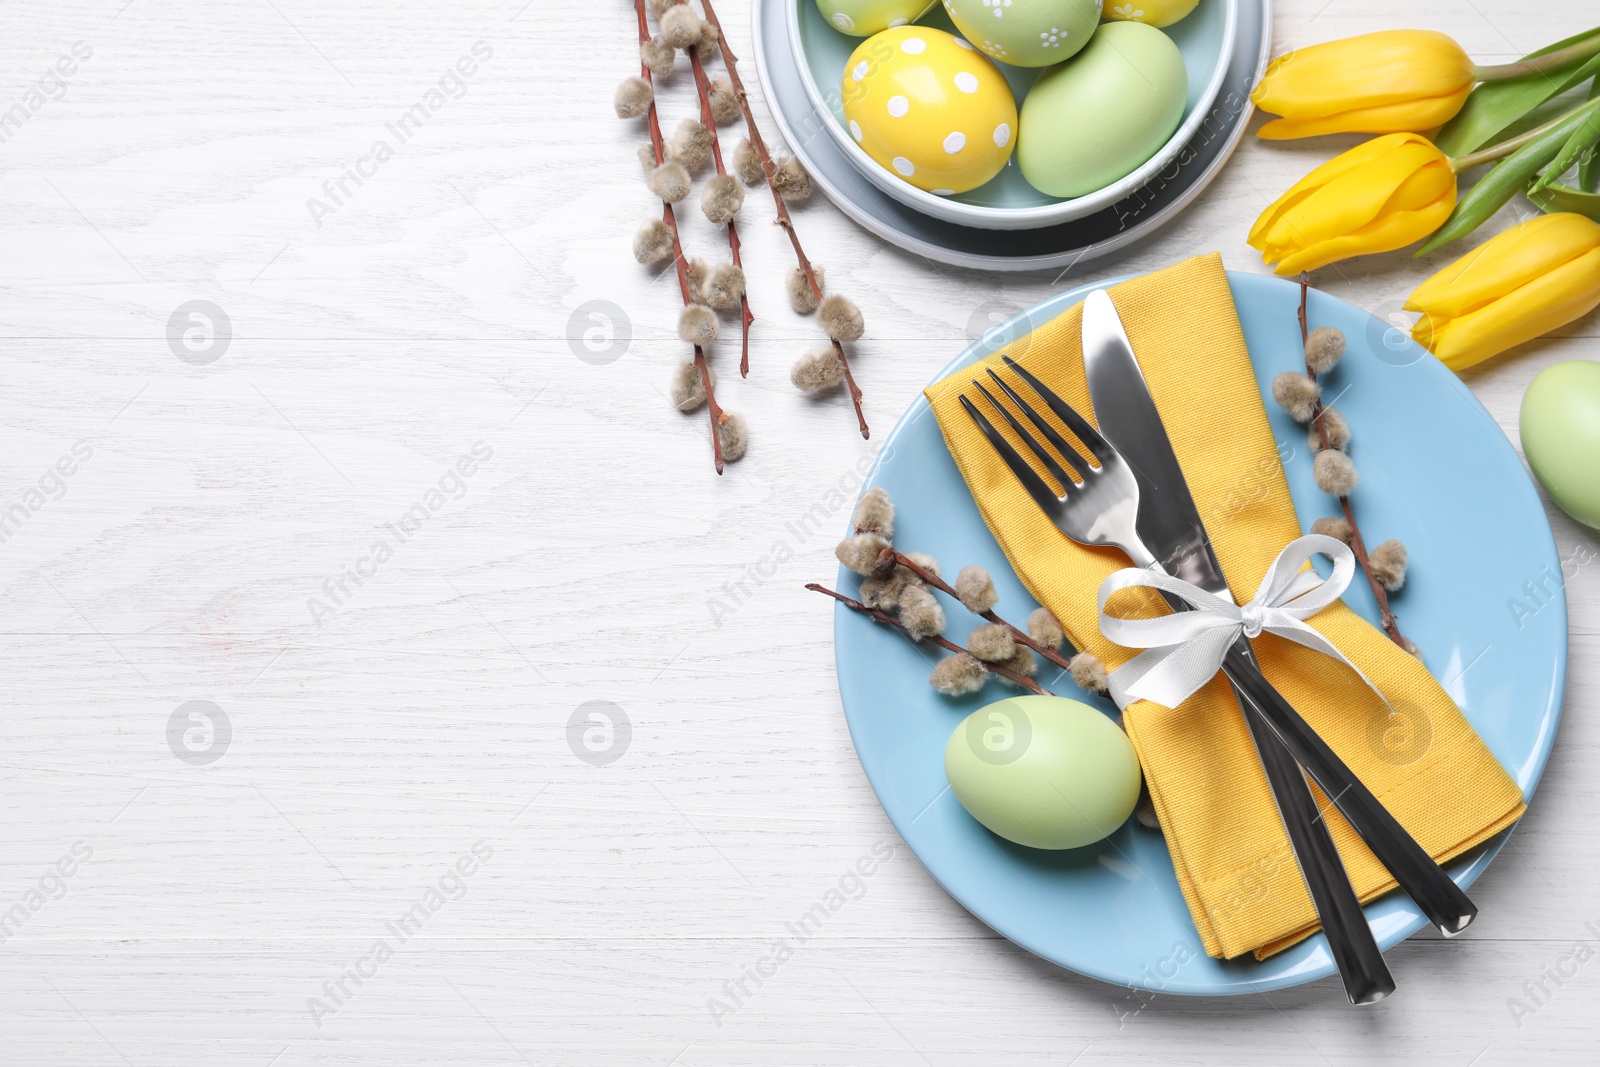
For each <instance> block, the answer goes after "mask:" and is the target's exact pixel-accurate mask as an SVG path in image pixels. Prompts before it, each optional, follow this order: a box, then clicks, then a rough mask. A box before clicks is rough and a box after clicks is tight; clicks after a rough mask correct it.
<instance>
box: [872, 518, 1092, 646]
mask: <svg viewBox="0 0 1600 1067" xmlns="http://www.w3.org/2000/svg"><path fill="white" fill-rule="evenodd" d="M886 561H888V562H893V563H897V564H899V565H900V566H902V567H904V568H905V569H906V570H908V571H910V572H911V573H912V574H915V575H916V576H917V577H918V578H921V579H922V580H923V581H924V582H926V583H927V584H929V585H931V586H933V587H934V588H935V589H937V590H939V592H941V593H943V594H945V595H946V596H948V597H950V598H952V599H953V600H955V601H957V602H958V603H959V602H960V601H961V594H959V593H957V592H956V591H955V589H954V588H952V587H951V585H950V583H948V582H946V581H945V580H944V579H943V578H941V577H939V576H938V575H937V574H934V573H933V572H932V571H930V570H925V569H923V568H922V567H919V566H917V563H916V561H915V560H913V559H912V558H911V557H910V556H907V555H906V554H905V553H904V552H901V551H900V550H899V549H897V548H886V549H884V550H883V551H882V552H880V553H879V554H878V566H879V567H881V568H883V569H885V570H892V569H893V568H891V567H887V566H886V565H885V564H886ZM962 606H963V607H965V606H966V605H965V604H963V605H962ZM974 614H976V615H977V616H978V617H979V618H981V619H984V620H986V621H988V622H992V623H995V624H996V625H998V626H1004V627H1005V628H1006V629H1007V630H1010V631H1011V639H1012V640H1013V641H1015V642H1016V643H1017V644H1019V645H1026V646H1027V647H1028V648H1031V649H1033V650H1034V651H1035V652H1037V653H1039V655H1041V656H1043V657H1044V658H1045V659H1047V660H1049V661H1050V662H1051V663H1054V664H1055V665H1056V666H1057V667H1061V668H1062V669H1064V670H1067V671H1071V670H1072V664H1071V662H1069V661H1068V660H1067V658H1066V657H1065V656H1063V655H1062V654H1061V653H1059V652H1057V651H1056V650H1055V649H1053V648H1046V647H1045V646H1044V645H1041V644H1040V643H1039V642H1037V641H1035V640H1034V639H1033V636H1032V635H1031V634H1029V633H1028V632H1027V631H1026V630H1019V629H1018V628H1017V627H1015V626H1013V625H1011V623H1009V622H1007V621H1006V620H1004V619H1002V618H1001V617H1000V616H998V615H996V614H995V613H994V610H993V609H990V610H989V611H979V612H974Z"/></svg>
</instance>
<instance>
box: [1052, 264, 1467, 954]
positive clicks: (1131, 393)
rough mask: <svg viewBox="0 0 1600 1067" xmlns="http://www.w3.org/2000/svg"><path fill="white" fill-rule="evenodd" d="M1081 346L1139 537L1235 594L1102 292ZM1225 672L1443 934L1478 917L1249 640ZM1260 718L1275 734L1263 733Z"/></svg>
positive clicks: (1210, 585) (1251, 713)
mask: <svg viewBox="0 0 1600 1067" xmlns="http://www.w3.org/2000/svg"><path fill="white" fill-rule="evenodd" d="M1083 350H1084V369H1085V372H1086V374H1087V377H1088V383H1089V396H1090V399H1091V400H1092V401H1093V403H1094V408H1095V416H1096V419H1097V421H1098V422H1099V423H1100V432H1101V433H1102V434H1104V435H1105V437H1106V439H1107V440H1109V441H1110V442H1111V443H1112V445H1113V446H1114V447H1116V448H1117V449H1118V450H1119V451H1121V452H1122V454H1123V456H1124V457H1125V458H1126V459H1127V461H1128V463H1129V465H1130V466H1131V467H1133V468H1134V473H1135V478H1136V479H1137V480H1138V481H1139V483H1140V499H1141V500H1145V499H1148V500H1149V501H1151V505H1152V506H1150V507H1148V508H1146V507H1142V506H1141V508H1140V509H1139V516H1138V520H1137V522H1138V529H1139V533H1140V535H1141V537H1143V538H1145V542H1146V544H1147V545H1148V546H1149V547H1150V549H1151V551H1152V552H1155V553H1157V554H1158V556H1161V557H1162V558H1164V559H1165V560H1167V561H1169V563H1170V565H1171V567H1172V568H1173V572H1174V573H1176V574H1178V575H1179V576H1180V577H1183V578H1185V579H1186V580H1188V581H1191V582H1193V583H1194V584H1195V585H1198V586H1200V587H1202V588H1207V589H1210V590H1211V591H1213V592H1218V593H1223V594H1226V595H1229V596H1231V595H1232V594H1231V593H1229V592H1228V587H1227V583H1226V580H1225V579H1224V577H1223V575H1222V570H1221V567H1220V566H1219V565H1218V562H1217V557H1216V553H1215V552H1214V551H1213V550H1212V548H1211V543H1210V540H1209V538H1208V537H1207V536H1206V533H1205V526H1204V524H1203V523H1202V521H1201V519H1200V513H1199V510H1198V509H1197V508H1196V507H1195V503H1194V498H1193V496H1192V495H1191V494H1190V492H1189V488H1188V482H1187V480H1186V479H1185V478H1184V475H1183V469H1182V468H1181V467H1180V466H1179V464H1178V459H1177V455H1176V453H1174V452H1173V450H1172V444H1171V441H1170V440H1169V439H1168V437H1167V432H1166V428H1165V426H1164V425H1163V424H1162V422H1161V418H1160V415H1159V414H1158V413H1157V411H1156V407H1155V402H1154V400H1153V399H1152V398H1151V396H1150V389H1149V386H1148V385H1147V384H1146V383H1145V380H1144V374H1143V372H1142V371H1141V370H1140V369H1139V363H1138V360H1137V358H1136V357H1135V356H1134V353H1133V347H1132V345H1131V344H1130V343H1129V341H1128V335H1127V332H1126V331H1125V330H1124V329H1123V328H1122V321H1121V319H1120V318H1119V317H1118V315H1117V310H1116V305H1115V304H1113V303H1112V300H1111V297H1110V295H1109V294H1107V293H1106V292H1105V291H1104V290H1096V291H1095V292H1093V293H1091V294H1089V297H1088V299H1087V300H1086V301H1085V302H1084V313H1083ZM1147 491H1148V493H1149V496H1148V497H1146V496H1145V493H1146V492H1147ZM1223 669H1224V671H1225V672H1226V673H1227V674H1228V678H1229V680H1230V681H1231V682H1233V683H1234V685H1235V689H1236V691H1242V692H1243V693H1244V694H1245V695H1246V697H1247V699H1245V700H1244V701H1242V702H1241V703H1242V704H1243V706H1244V708H1245V711H1246V714H1245V718H1246V721H1248V722H1250V723H1251V725H1252V735H1253V736H1255V737H1256V739H1257V747H1258V749H1261V748H1269V749H1270V748H1271V747H1272V746H1271V745H1270V744H1268V745H1265V746H1263V745H1262V740H1263V737H1262V734H1263V733H1270V734H1272V735H1275V736H1276V737H1277V738H1278V740H1279V741H1281V742H1282V745H1283V747H1284V748H1286V749H1287V750H1288V751H1289V752H1290V753H1291V754H1292V755H1293V757H1294V758H1295V760H1296V761H1297V762H1298V763H1299V764H1300V765H1301V766H1302V767H1303V768H1305V770H1306V771H1307V772H1309V773H1310V775H1311V777H1312V778H1313V779H1314V780H1315V781H1316V783H1317V784H1318V785H1319V786H1321V787H1322V790H1323V792H1324V793H1326V794H1327V795H1328V797H1329V798H1330V799H1331V800H1332V802H1333V804H1334V806H1335V807H1336V808H1338V810H1339V812H1340V813H1341V814H1342V815H1344V817H1345V819H1346V820H1348V821H1349V823H1350V824H1351V826H1352V827H1354V829H1355V830H1356V832H1357V833H1358V834H1360V835H1361V837H1362V838H1363V840H1365V841H1366V844H1367V846H1368V848H1370V849H1371V850H1372V852H1373V854H1374V855H1375V856H1376V857H1377V858H1378V860H1379V861H1380V862H1381V863H1382V864H1383V865H1384V866H1385V867H1386V868H1388V870H1389V873H1390V874H1391V875H1392V876H1393V877H1394V879H1395V881H1396V882H1397V883H1398V884H1399V886H1400V888H1401V889H1403V890H1404V891H1405V892H1406V894H1407V895H1409V896H1410V897H1411V899H1412V900H1413V901H1415V902H1416V904H1417V906H1418V907H1419V908H1420V909H1421V910H1422V912H1423V914H1424V915H1426V916H1427V917H1428V920H1429V921H1430V922H1431V923H1432V924H1433V925H1434V926H1435V927H1437V928H1438V929H1439V931H1440V933H1442V934H1444V935H1445V936H1446V937H1453V936H1455V935H1456V934H1459V933H1460V932H1461V931H1462V930H1464V929H1466V927H1467V925H1468V924H1469V923H1471V922H1472V920H1473V918H1475V917H1476V916H1477V913H1478V909H1477V907H1476V905H1474V904H1473V903H1472V901H1471V900H1470V899H1469V898H1468V897H1467V894H1466V893H1465V892H1464V891H1463V890H1462V889H1461V887H1460V886H1458V885H1456V884H1455V882H1454V881H1453V880H1451V878H1450V876H1449V875H1448V874H1446V873H1445V872H1444V870H1443V868H1441V867H1440V866H1439V864H1438V863H1437V862H1435V860H1434V859H1433V857H1432V856H1430V855H1429V854H1428V852H1427V850H1425V849H1424V848H1423V847H1422V846H1421V845H1420V844H1418V843H1417V841H1416V839H1415V838H1413V837H1412V836H1411V835H1410V834H1409V833H1408V832H1407V831H1406V830H1405V828H1404V827H1403V826H1401V825H1400V823H1399V821H1398V820H1397V819H1395V817H1394V816H1393V815H1392V814H1390V813H1389V811H1388V809H1387V808H1385V807H1384V806H1383V805H1382V804H1381V803H1379V801H1378V799H1377V797H1375V796H1373V794H1372V791H1371V790H1370V789H1368V788H1367V787H1366V786H1365V785H1364V784H1363V783H1362V782H1361V780H1360V779H1359V778H1357V777H1356V775H1355V774H1354V773H1353V772H1352V771H1351V770H1350V768H1349V767H1348V766H1346V765H1345V763H1344V761H1343V760H1342V759H1340V758H1339V756H1338V754H1337V753H1335V752H1334V751H1333V749H1332V748H1330V747H1329V746H1328V744H1327V742H1325V741H1324V740H1323V739H1322V738H1321V737H1320V736H1319V735H1318V734H1317V733H1316V731H1315V730H1313V729H1312V728H1311V726H1310V725H1309V724H1308V723H1307V722H1306V721H1305V719H1304V718H1302V717H1301V715H1300V713H1299V712H1297V711H1295V709H1294V708H1293V707H1292V706H1291V705H1290V704H1289V702H1288V701H1287V700H1285V699H1284V698H1283V696H1282V695H1281V694H1279V693H1278V691H1277V690H1276V689H1275V688H1274V687H1273V686H1272V685H1271V683H1270V682H1268V681H1267V679H1266V677H1265V676H1264V675H1263V674H1262V673H1261V668H1260V665H1259V664H1258V663H1257V662H1256V660H1255V656H1254V654H1253V653H1252V652H1251V650H1250V643H1249V641H1248V640H1246V639H1245V638H1244V637H1242V636H1241V637H1240V638H1239V640H1238V641H1237V642H1236V643H1235V645H1234V648H1233V649H1231V650H1230V651H1229V653H1228V658H1227V660H1226V661H1225V662H1224V667H1223ZM1259 723H1264V724H1265V725H1267V726H1268V727H1270V731H1262V732H1257V731H1256V730H1255V727H1256V726H1257V725H1258V724H1259ZM1263 755H1264V756H1265V753H1263ZM1265 758H1268V759H1270V758H1271V757H1265Z"/></svg>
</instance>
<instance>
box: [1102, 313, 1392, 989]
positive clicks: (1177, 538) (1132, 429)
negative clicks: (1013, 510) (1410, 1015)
mask: <svg viewBox="0 0 1600 1067" xmlns="http://www.w3.org/2000/svg"><path fill="white" fill-rule="evenodd" d="M1083 362H1084V371H1085V373H1086V375H1087V377H1088V382H1089V399H1090V401H1091V402H1092V404H1093V406H1094V412H1095V419H1096V421H1097V422H1098V423H1099V427H1100V432H1101V434H1103V435H1104V436H1105V438H1106V439H1107V440H1108V441H1110V442H1111V445H1112V447H1114V448H1115V449H1117V451H1118V452H1120V453H1122V457H1123V459H1124V460H1126V461H1127V463H1128V466H1129V467H1131V468H1133V471H1134V477H1135V479H1136V480H1137V481H1138V483H1139V514H1138V518H1137V520H1136V525H1137V527H1138V532H1139V535H1140V538H1141V540H1143V541H1144V543H1145V546H1146V547H1147V548H1148V549H1149V550H1150V552H1151V553H1152V554H1153V555H1155V556H1156V557H1157V560H1158V563H1157V566H1158V567H1160V568H1161V569H1163V570H1166V571H1167V572H1168V573H1170V574H1176V575H1178V576H1179V577H1181V578H1183V579H1185V580H1186V581H1189V582H1191V583H1193V584H1195V585H1198V586H1200V587H1201V588H1202V589H1206V590H1208V591H1210V592H1214V593H1224V594H1227V592H1228V585H1227V580H1226V579H1225V578H1224V577H1223V573H1222V565H1221V563H1220V562H1219V561H1218V560H1217V556H1216V552H1215V551H1214V550H1213V549H1212V547H1211V540H1210V538H1209V537H1208V536H1207V534H1206V530H1205V524H1204V523H1203V522H1202V521H1201V519H1200V513H1199V509H1198V508H1196V507H1195V504H1194V497H1193V496H1192V495H1191V494H1190V492H1189V484H1188V481H1187V479H1186V478H1185V477H1184V475H1183V469H1182V468H1181V467H1180V466H1179V464H1178V457H1177V454H1176V453H1175V452H1174V451H1173V449H1172V444H1171V442H1170V441H1169V439H1168V437H1167V432H1166V426H1165V424H1163V423H1162V421H1161V417H1160V415H1159V414H1158V413H1157V411H1156V406H1155V401H1154V399H1153V398H1152V397H1151V396H1150V390H1149V387H1148V386H1147V385H1146V384H1145V380H1144V374H1143V372H1142V371H1141V370H1140V368H1139V363H1138V360H1137V359H1136V358H1135V356H1134V354H1133V347H1132V345H1131V344H1129V343H1128V340H1127V334H1126V332H1125V331H1124V330H1123V328H1122V321H1121V319H1120V318H1119V317H1118V315H1117V311H1116V306H1115V305H1114V304H1113V303H1112V301H1111V297H1110V296H1109V294H1107V293H1106V292H1105V291H1104V290H1096V291H1095V292H1093V293H1090V294H1089V297H1088V299H1087V300H1086V301H1085V302H1084V308H1083ZM1230 595H1231V594H1230ZM1174 601H1175V602H1174ZM1169 603H1172V606H1173V607H1174V608H1182V607H1186V606H1187V605H1184V604H1183V602H1182V601H1177V600H1176V598H1173V600H1169ZM1242 640H1243V639H1242V638H1241V641H1242ZM1246 647H1248V643H1246ZM1234 694H1235V696H1236V698H1237V699H1238V701H1239V705H1240V708H1241V709H1243V710H1244V718H1245V724H1246V726H1247V727H1248V728H1249V731H1250V736H1251V740H1252V741H1253V742H1254V743H1255V747H1256V752H1257V755H1258V757H1259V758H1260V760H1261V766H1262V769H1263V771H1265V772H1266V776H1267V784H1268V787H1269V789H1270V790H1271V793H1272V798H1273V801H1274V803H1275V804H1276V805H1277V808H1278V817H1279V820H1280V821H1281V822H1282V823H1283V826H1284V831H1285V833H1286V834H1287V836H1288V838H1289V847H1290V850H1291V851H1292V852H1293V854H1294V857H1295V860H1296V862H1297V863H1298V864H1299V866H1300V872H1301V876H1302V878H1303V879H1304V880H1305V884H1306V890H1307V891H1308V892H1309V893H1310V895H1311V901H1312V904H1313V905H1314V906H1315V908H1316V911H1317V917H1318V918H1319V919H1320V920H1321V922H1322V928H1323V932H1324V934H1325V935H1326V936H1327V939H1328V948H1329V951H1330V952H1331V953H1332V955H1333V958H1334V962H1335V964H1336V965H1337V967H1338V969H1339V976H1340V978H1341V980H1342V981H1343V982H1344V986H1345V993H1346V995H1347V996H1348V997H1349V998H1350V1001H1351V1003H1353V1004H1370V1003H1375V1002H1376V1001H1378V1000H1381V999H1382V998H1383V997H1385V996H1387V995H1388V994H1389V993H1391V992H1393V991H1394V987H1395V986H1394V978H1393V977H1392V976H1391V975H1390V973H1389V969H1388V965H1387V964H1385V963H1384V960H1383V952H1382V950H1381V949H1380V948H1379V947H1378V943H1377V938H1376V937H1375V936H1374V935H1373V933H1372V928H1371V926H1369V925H1368V924H1367V921H1366V915H1365V913H1364V912H1363V911H1362V910H1361V901H1360V899H1359V898H1358V897H1357V896H1356V892H1355V888H1354V887H1353V886H1352V885H1351V883H1350V878H1349V875H1348V874H1346V872H1345V869H1344V862H1343V860H1341V859H1340V857H1339V850H1338V848H1337V846H1335V845H1334V843H1333V837H1332V835H1331V834H1330V833H1329V832H1328V825H1327V822H1326V820H1324V819H1323V818H1321V811H1320V810H1319V808H1318V806H1317V802H1316V797H1315V796H1314V795H1313V794H1312V792H1311V787H1310V786H1309V785H1308V784H1307V782H1306V778H1305V774H1304V772H1303V771H1302V770H1301V769H1300V765H1299V764H1298V763H1297V762H1296V761H1295V759H1294V757H1293V756H1292V755H1290V754H1289V750H1288V749H1287V748H1285V747H1284V745H1283V743H1282V741H1280V740H1279V739H1278V737H1277V735H1276V734H1275V733H1274V732H1273V731H1272V729H1271V727H1270V726H1268V725H1267V724H1266V723H1265V722H1264V720H1263V719H1262V717H1261V715H1260V714H1259V709H1258V708H1255V707H1254V701H1253V700H1252V698H1251V697H1250V695H1249V694H1248V693H1247V692H1245V691H1244V690H1243V689H1242V688H1241V687H1239V686H1238V685H1237V684H1235V686H1234Z"/></svg>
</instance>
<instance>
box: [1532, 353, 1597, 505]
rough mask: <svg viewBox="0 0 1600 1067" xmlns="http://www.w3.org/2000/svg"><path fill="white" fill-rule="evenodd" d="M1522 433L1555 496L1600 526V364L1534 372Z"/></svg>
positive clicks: (1540, 475) (1542, 480) (1585, 363)
mask: <svg viewBox="0 0 1600 1067" xmlns="http://www.w3.org/2000/svg"><path fill="white" fill-rule="evenodd" d="M1520 433H1521V436H1522V454H1523V455H1524V456H1527V457H1528V466H1530V467H1532V468H1533V473H1534V474H1535V475H1536V476H1537V477H1538V479H1539V484H1540V485H1542V486H1544V488H1545V491H1546V492H1547V493H1549V494H1550V499H1551V500H1554V501H1555V502H1556V506H1557V507H1559V508H1560V509H1561V510H1562V511H1565V512H1566V513H1567V514H1568V515H1571V516H1572V517H1573V518H1575V519H1577V520H1578V521H1579V522H1581V523H1583V524H1585V525H1586V526H1594V527H1600V363H1596V362H1594V361H1593V360H1588V359H1574V360H1571V361H1569V362H1566V363H1556V364H1554V365H1552V366H1549V367H1546V368H1545V369H1544V370H1542V371H1540V372H1539V373H1538V374H1536V375H1534V378H1533V381H1531V382H1529V383H1528V391H1527V392H1526V393H1523V394H1522V415H1521V427H1520Z"/></svg>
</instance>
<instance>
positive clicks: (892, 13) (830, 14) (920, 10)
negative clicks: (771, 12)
mask: <svg viewBox="0 0 1600 1067" xmlns="http://www.w3.org/2000/svg"><path fill="white" fill-rule="evenodd" d="M938 2H939V0H817V10H818V11H820V12H822V17H823V18H825V19H827V20H828V25H830V26H832V27H833V28H834V29H836V30H838V31H839V32H840V33H848V34H849V35H850V36H852V37H871V36H872V35H873V34H875V33H878V32H879V31H881V30H887V29H888V28H889V27H891V26H904V25H905V24H906V23H908V22H915V21H917V19H919V18H921V17H922V16H923V15H926V14H927V13H928V10H929V9H930V8H932V7H933V5H934V4H937V3H938Z"/></svg>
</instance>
